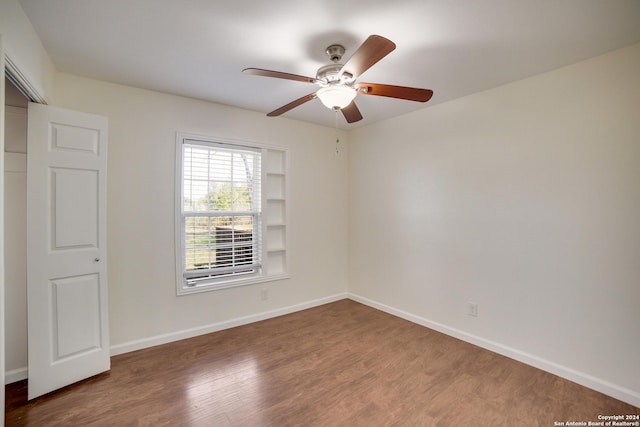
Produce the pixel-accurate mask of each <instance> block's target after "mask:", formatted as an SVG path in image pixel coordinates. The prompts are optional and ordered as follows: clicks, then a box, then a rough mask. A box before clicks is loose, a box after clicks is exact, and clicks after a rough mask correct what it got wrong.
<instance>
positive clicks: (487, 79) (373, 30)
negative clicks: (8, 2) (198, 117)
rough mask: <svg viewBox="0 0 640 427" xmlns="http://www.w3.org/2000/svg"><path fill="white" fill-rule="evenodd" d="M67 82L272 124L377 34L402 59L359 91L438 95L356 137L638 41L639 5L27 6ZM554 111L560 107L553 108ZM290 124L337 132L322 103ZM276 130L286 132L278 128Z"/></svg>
mask: <svg viewBox="0 0 640 427" xmlns="http://www.w3.org/2000/svg"><path fill="white" fill-rule="evenodd" d="M20 3H21V4H22V7H23V9H24V11H25V12H26V14H27V16H28V17H29V19H30V20H31V22H32V23H33V25H34V27H35V29H36V31H37V32H38V34H39V35H40V38H41V39H42V41H43V43H44V46H45V48H46V49H47V51H48V52H49V54H50V55H51V59H52V60H53V62H54V64H55V66H56V67H57V68H58V70H60V71H63V72H67V73H72V74H77V75H81V76H87V77H91V78H95V79H100V80H105V81H110V82H115V83H121V84H125V85H131V86H137V87H140V88H146V89H152V90H157V91H162V92H167V93H172V94H177V95H184V96H188V97H193V98H199V99H203V100H207V101H212V102H216V103H220V104H226V105H231V106H236V107H240V108H244V109H249V110H255V111H260V112H263V113H265V114H266V113H267V112H269V111H272V110H274V109H276V108H278V107H280V106H282V105H284V104H286V103H288V102H290V101H292V100H294V99H297V98H299V97H301V96H303V95H306V94H308V93H312V92H314V91H315V89H316V87H315V86H314V85H311V84H307V83H300V82H296V81H289V80H280V79H274V78H266V77H258V76H250V75H245V74H242V73H241V70H242V69H244V68H247V67H256V68H266V69H271V70H276V71H284V72H289V73H295V74H301V75H305V76H311V77H315V72H316V70H317V69H318V68H319V67H320V66H322V65H325V64H327V63H328V62H329V61H328V58H327V57H326V56H325V54H324V50H325V48H326V47H327V46H329V45H330V44H334V43H340V44H343V45H344V46H345V47H346V48H347V52H346V54H345V59H346V58H348V57H349V56H350V55H351V54H352V53H353V52H354V51H355V49H357V47H358V46H359V45H360V44H361V43H362V42H363V41H364V40H365V39H366V38H367V37H368V36H369V35H371V34H379V35H382V36H384V37H387V38H389V39H391V40H392V41H394V42H395V43H396V45H397V48H396V50H395V51H393V52H392V53H391V54H389V55H388V56H387V57H385V58H383V59H382V60H381V61H380V62H378V63H377V64H376V65H374V66H373V67H372V68H371V69H369V70H368V71H367V72H365V73H364V74H363V76H362V77H361V78H360V79H359V81H367V82H373V83H386V84H395V85H402V86H414V87H424V88H428V89H432V90H433V91H434V96H433V98H432V99H431V101H429V102H428V103H427V104H422V103H414V102H411V101H401V100H396V99H391V98H383V97H373V96H359V97H358V98H356V102H357V104H358V106H359V107H360V111H361V112H362V114H363V116H364V119H363V120H362V121H360V122H357V123H355V124H351V125H349V124H346V123H345V121H344V119H343V118H342V117H340V122H339V123H340V127H342V128H352V127H355V126H361V125H363V124H368V123H373V122H375V121H379V120H383V119H385V118H389V117H393V116H397V115H400V114H403V113H407V112H409V111H413V110H416V109H419V108H428V106H430V105H435V104H437V103H442V102H444V101H448V100H451V99H454V98H458V97H462V96H465V95H468V94H471V93H474V92H479V91H482V90H485V89H489V88H492V87H496V86H499V85H502V84H505V83H508V82H511V81H515V80H519V79H522V78H525V77H528V76H532V75H535V74H539V73H542V72H545V71H549V70H552V69H555V68H558V67H561V66H564V65H568V64H571V63H574V62H577V61H580V60H582V59H586V58H590V57H593V56H597V55H600V54H602V53H604V52H607V51H610V50H614V49H617V48H620V47H624V46H627V45H630V44H633V43H636V42H639V41H640V1H639V0H535V1H534V0H430V1H429V0H396V1H390V0H314V1H307V0H270V1H258V0H225V1H220V0H20ZM550 102H552V100H550ZM283 117H289V118H293V119H299V120H305V121H309V122H314V123H319V124H322V125H326V126H334V121H335V118H334V114H333V112H332V111H330V110H329V109H327V108H325V107H323V106H322V104H321V103H320V101H319V100H313V101H311V102H308V103H307V104H305V105H303V106H301V107H298V108H295V109H293V110H291V111H289V112H288V113H286V114H284V116H283ZM271 120H282V119H281V118H273V119H271Z"/></svg>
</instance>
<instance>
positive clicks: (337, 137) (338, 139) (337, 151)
mask: <svg viewBox="0 0 640 427" xmlns="http://www.w3.org/2000/svg"><path fill="white" fill-rule="evenodd" d="M334 111H335V113H336V122H335V126H336V156H337V155H338V154H340V151H339V150H338V144H340V138H339V134H338V108H334Z"/></svg>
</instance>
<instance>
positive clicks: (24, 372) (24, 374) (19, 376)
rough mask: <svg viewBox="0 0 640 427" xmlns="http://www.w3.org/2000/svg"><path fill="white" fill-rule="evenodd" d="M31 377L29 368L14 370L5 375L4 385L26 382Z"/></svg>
mask: <svg viewBox="0 0 640 427" xmlns="http://www.w3.org/2000/svg"><path fill="white" fill-rule="evenodd" d="M28 377H29V370H28V369H27V367H26V366H25V367H23V368H18V369H12V370H10V371H6V372H5V373H4V383H5V384H11V383H15V382H16V381H22V380H26V379H27V378H28Z"/></svg>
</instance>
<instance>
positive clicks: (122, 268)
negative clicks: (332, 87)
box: [55, 74, 347, 348]
mask: <svg viewBox="0 0 640 427" xmlns="http://www.w3.org/2000/svg"><path fill="white" fill-rule="evenodd" d="M55 98H56V101H57V102H56V105H58V106H61V107H66V108H71V109H75V110H80V111H85V112H89V113H96V114H102V115H105V116H107V117H108V118H109V154H108V166H107V169H108V177H107V181H108V202H107V203H108V206H107V210H108V215H107V217H108V218H107V230H108V231H107V236H108V266H109V267H108V278H109V316H110V335H111V343H112V345H113V346H116V347H118V346H123V345H124V346H127V345H129V344H131V343H134V342H136V341H138V340H148V339H150V338H152V337H158V336H160V335H162V334H173V333H177V332H180V331H185V330H189V329H191V328H199V327H202V326H206V325H211V324H216V323H219V322H225V321H229V320H232V319H237V318H239V317H242V316H252V315H255V314H256V313H261V312H265V311H270V310H279V309H282V308H285V307H289V306H294V305H298V304H305V303H308V302H310V301H314V300H319V299H323V298H327V297H332V296H335V295H338V294H340V295H342V296H344V293H345V291H346V288H347V285H346V277H347V249H346V248H347V174H346V165H347V157H346V152H345V153H342V154H340V155H339V156H336V155H335V152H334V150H335V148H334V142H335V130H333V129H330V128H324V127H321V126H316V125H311V124H306V123H302V122H296V121H292V120H288V119H286V118H268V117H266V116H265V115H264V114H262V113H257V112H250V111H245V110H239V109H235V108H231V107H225V106H221V105H216V104H211V103H207V102H202V101H197V100H193V99H188V98H181V97H177V96H172V95H166V94H160V93H156V92H151V91H146V90H141V89H134V88H130V87H125V86H119V85H114V84H109V83H105V82H99V81H94V80H88V79H84V78H79V77H75V76H71V75H67V74H60V75H59V76H58V79H57V82H56V94H55ZM327 114H331V112H330V111H328V110H327ZM176 131H182V132H188V133H195V134H201V135H209V136H219V137H227V138H232V139H241V140H242V139H244V140H250V141H256V142H262V143H266V144H271V145H277V146H282V147H285V148H288V149H289V155H290V165H291V171H290V172H291V173H290V178H291V182H290V189H291V197H290V203H291V206H290V215H291V216H290V218H289V220H290V222H289V227H288V230H289V233H290V248H289V249H290V273H291V278H290V279H287V280H282V281H279V282H268V283H262V284H258V285H251V286H244V287H239V288H233V289H226V290H219V291H215V292H208V293H200V294H196V295H187V296H180V297H177V296H176V284H175V277H176V274H175V265H174V260H175V256H174V197H175V196H174V179H175V178H174V169H175V138H176ZM342 138H344V139H345V140H346V137H345V135H344V134H343V135H342ZM345 151H346V150H345ZM263 288H265V289H268V291H269V299H268V300H266V301H262V300H261V298H260V290H261V289H263ZM127 348H130V347H127Z"/></svg>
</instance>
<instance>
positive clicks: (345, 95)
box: [316, 85, 357, 110]
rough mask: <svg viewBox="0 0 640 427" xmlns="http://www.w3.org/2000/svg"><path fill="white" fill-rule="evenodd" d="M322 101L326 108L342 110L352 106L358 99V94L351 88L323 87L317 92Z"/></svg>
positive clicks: (338, 86) (339, 86) (340, 86)
mask: <svg viewBox="0 0 640 427" xmlns="http://www.w3.org/2000/svg"><path fill="white" fill-rule="evenodd" d="M316 95H317V96H318V98H320V101H322V103H323V104H324V105H325V107H327V108H330V109H332V110H333V109H336V108H337V109H339V110H342V109H343V108H344V107H346V106H347V105H349V104H351V101H353V99H354V98H355V97H356V95H357V92H356V90H355V89H354V88H352V87H350V86H342V85H332V86H327V87H323V88H321V89H319V90H318V92H316Z"/></svg>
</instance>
